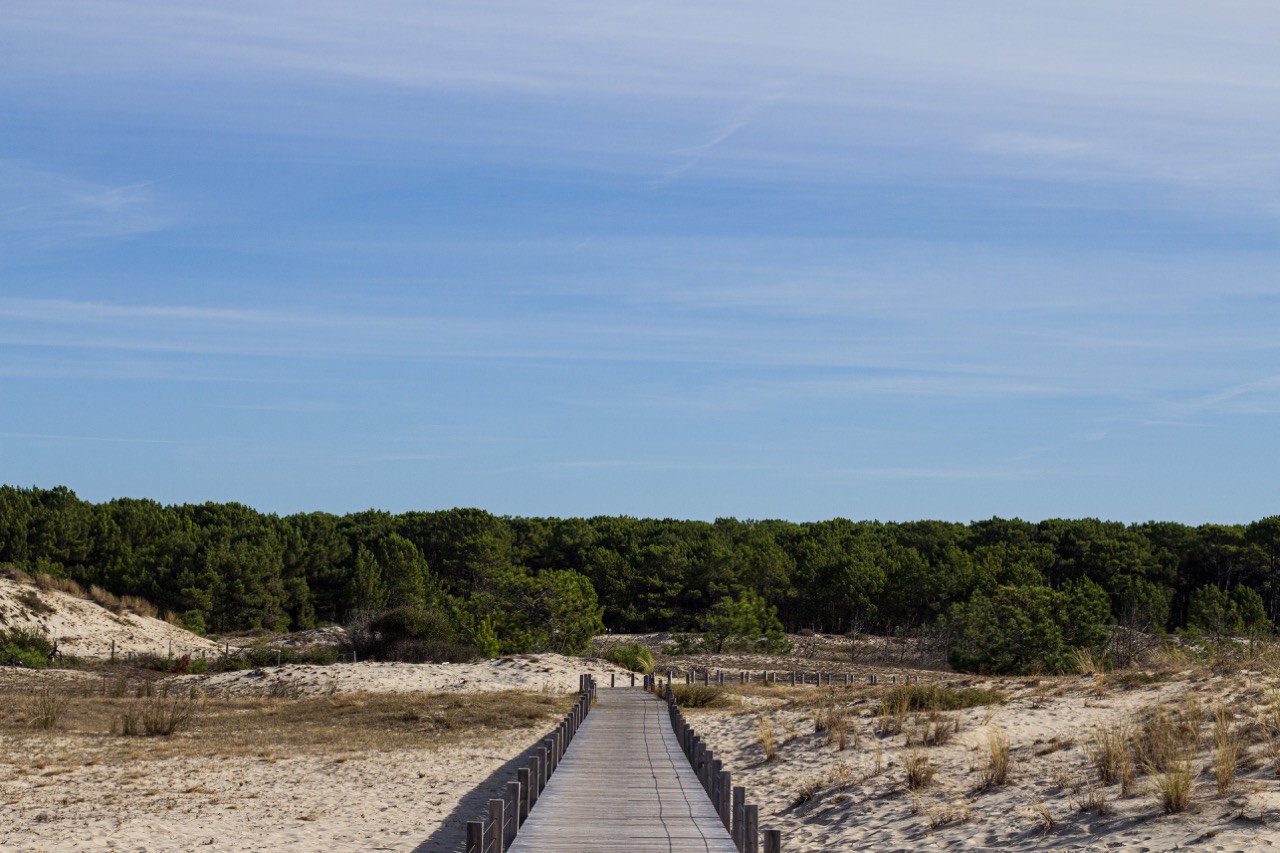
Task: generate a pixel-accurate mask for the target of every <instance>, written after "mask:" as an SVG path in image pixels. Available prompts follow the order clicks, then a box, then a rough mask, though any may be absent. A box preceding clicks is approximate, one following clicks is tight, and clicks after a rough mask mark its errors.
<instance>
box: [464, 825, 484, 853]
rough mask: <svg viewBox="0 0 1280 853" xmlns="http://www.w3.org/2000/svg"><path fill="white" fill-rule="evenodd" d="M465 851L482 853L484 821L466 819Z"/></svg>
mask: <svg viewBox="0 0 1280 853" xmlns="http://www.w3.org/2000/svg"><path fill="white" fill-rule="evenodd" d="M467 853H484V821H480V820H469V821H467Z"/></svg>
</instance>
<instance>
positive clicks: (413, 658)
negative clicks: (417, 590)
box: [347, 607, 481, 663]
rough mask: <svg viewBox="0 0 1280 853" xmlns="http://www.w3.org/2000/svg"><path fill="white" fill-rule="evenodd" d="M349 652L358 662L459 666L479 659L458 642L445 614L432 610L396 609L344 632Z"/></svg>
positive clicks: (477, 650) (470, 648)
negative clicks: (455, 664)
mask: <svg viewBox="0 0 1280 853" xmlns="http://www.w3.org/2000/svg"><path fill="white" fill-rule="evenodd" d="M347 642H348V644H349V648H351V649H352V650H353V651H355V653H356V655H357V656H358V657H359V659H360V660H383V661H403V662H405V663H436V662H441V663H443V662H447V663H462V662H465V661H469V660H475V659H476V658H478V657H480V656H481V654H480V650H479V649H477V648H476V647H475V646H472V645H469V644H467V643H463V642H460V641H459V640H458V637H457V634H456V632H455V631H454V627H453V622H452V620H451V619H450V618H449V616H448V615H447V614H445V613H444V612H442V611H440V610H437V609H435V608H432V607H396V608H393V609H391V610H387V611H385V612H383V613H381V614H379V615H378V616H376V617H374V618H373V619H371V620H369V621H358V622H356V623H354V624H352V625H350V626H348V628H347Z"/></svg>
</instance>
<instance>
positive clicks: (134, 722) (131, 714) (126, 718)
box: [111, 694, 199, 737]
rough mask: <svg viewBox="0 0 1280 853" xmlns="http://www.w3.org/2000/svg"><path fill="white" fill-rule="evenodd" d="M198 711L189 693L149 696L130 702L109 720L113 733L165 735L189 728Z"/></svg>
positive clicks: (123, 734) (135, 735) (197, 702)
mask: <svg viewBox="0 0 1280 853" xmlns="http://www.w3.org/2000/svg"><path fill="white" fill-rule="evenodd" d="M198 710H199V701H198V700H197V699H195V698H194V697H191V696H165V695H154V694H153V695H150V696H147V697H144V698H140V699H138V700H136V701H133V702H130V703H129V704H128V705H127V706H126V707H125V709H124V710H123V711H121V712H120V713H119V714H117V715H116V717H115V719H114V720H112V723H111V731H112V734H118V735H122V736H126V737H168V736H170V735H172V734H175V733H177V732H180V731H182V730H184V729H187V728H190V726H191V725H192V723H193V722H194V721H195V718H196V713H197V711H198Z"/></svg>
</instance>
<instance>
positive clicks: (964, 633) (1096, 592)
mask: <svg viewBox="0 0 1280 853" xmlns="http://www.w3.org/2000/svg"><path fill="white" fill-rule="evenodd" d="M1107 607H1108V604H1107V600H1106V595H1105V593H1103V592H1102V590H1101V589H1100V588H1098V586H1097V585H1096V584H1093V583H1092V582H1089V581H1081V582H1077V583H1075V584H1071V585H1069V586H1068V587H1067V588H1065V589H1063V590H1061V591H1059V590H1055V589H1052V588H1050V587H1045V586H1023V587H1015V586H1000V587H997V588H996V589H995V590H993V591H992V592H991V593H986V592H982V591H979V592H976V593H974V595H973V597H972V598H971V599H970V600H969V602H968V603H967V604H958V605H956V606H955V607H954V608H953V610H952V614H951V626H952V645H951V649H950V652H949V658H950V661H951V665H952V666H953V667H955V668H956V669H958V670H961V671H963V672H989V673H995V674H998V675H1009V674H1017V673H1027V672H1049V673H1056V672H1067V671H1069V670H1070V669H1071V666H1072V652H1073V651H1074V650H1075V649H1076V648H1088V649H1089V650H1090V652H1091V653H1093V654H1094V656H1095V657H1098V658H1101V657H1102V655H1103V653H1104V651H1105V649H1104V645H1105V642H1106V638H1107V632H1106V619H1107V616H1108V610H1107Z"/></svg>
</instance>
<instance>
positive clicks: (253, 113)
mask: <svg viewBox="0 0 1280 853" xmlns="http://www.w3.org/2000/svg"><path fill="white" fill-rule="evenodd" d="M1277 43H1280V7H1277V6H1276V5H1275V4H1273V3H1269V2H1219V3H1213V4H1207V3H1185V2H1177V0H1171V1H1170V2H1162V3H1158V4H1157V3H1129V4H1115V3H1103V2H1088V0H1086V2H1070V3H1065V2H1062V3H1059V2H1041V3H1035V4H1027V3H1020V2H989V0H975V2H971V3H964V4H959V3H945V4H944V3H921V2H910V0H904V2H893V3H861V2H847V1H846V0H842V2H807V3H799V4H786V5H785V6H784V5H779V4H776V3H757V2H732V3H730V2H704V3H698V4H688V3H675V2H652V3H640V4H625V5H624V4H601V3H585V2H584V3H576V2H556V3H551V4H531V3H514V2H458V3H447V2H432V3H418V2H370V3H361V4H351V3H334V2H328V0H308V2H262V1H261V0H258V1H257V2H219V3H216V4H211V3H196V2H173V3H155V2H151V3H142V2H116V1H115V0H92V2H89V0H81V2H59V0H40V2H17V3H11V4H9V6H8V7H7V8H6V11H5V25H4V27H3V28H0V395H2V396H0V399H3V405H2V407H0V412H2V415H0V481H3V482H6V483H10V484H17V485H40V486H46V487H47V486H53V485H57V484H65V485H68V486H70V487H72V488H73V489H75V490H76V491H77V493H79V494H80V495H81V496H82V497H85V498H87V499H91V500H106V499H109V498H112V497H117V496H134V497H150V498H154V499H157V500H160V501H163V502H166V503H172V502H202V501H205V500H219V501H230V500H234V501H240V502H242V503H247V504H249V505H251V506H254V507H256V508H258V509H260V510H264V511H271V512H280V513H289V512H296V511H309V510H328V511H333V512H347V511H352V510H358V509H364V508H368V507H378V508H382V509H388V510H392V511H404V510H409V509H437V508H445V507H451V506H478V507H482V508H484V509H488V510H490V511H493V512H497V513H503V514H512V515H555V516H574V515H598V514H628V515H639V516H658V517H680V518H707V519H711V518H716V517H719V516H737V517H739V518H787V519H792V520H812V519H820V518H830V517H834V516H845V517H850V518H879V519H883V520H907V519H919V518H941V519H950V520H957V521H969V520H973V519H981V518H988V517H991V516H993V515H1000V516H1019V517H1022V518H1027V519H1032V520H1038V519H1041V518H1050V517H1082V516H1096V517H1101V518H1109V519H1116V520H1121V521H1143V520H1148V519H1162V520H1175V521H1184V522H1188V523H1202V522H1243V521H1249V520H1253V519H1255V518H1260V517H1263V516H1267V515H1271V514H1274V513H1276V512H1278V511H1280V504H1278V501H1277V486H1276V473H1277V470H1278V468H1280V465H1278V463H1280V454H1278V453H1277V450H1276V440H1277V426H1280V417H1278V415H1280V352H1278V349H1280V263H1277V261H1280V239H1278V236H1280V228H1278V226H1280V51H1277V50H1276V44H1277Z"/></svg>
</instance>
